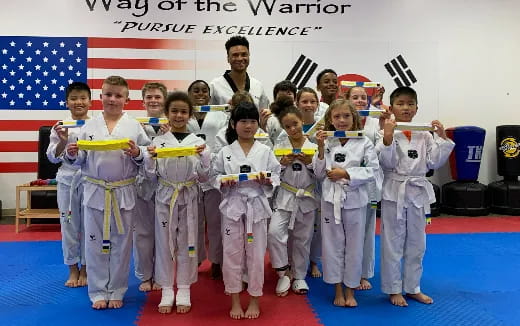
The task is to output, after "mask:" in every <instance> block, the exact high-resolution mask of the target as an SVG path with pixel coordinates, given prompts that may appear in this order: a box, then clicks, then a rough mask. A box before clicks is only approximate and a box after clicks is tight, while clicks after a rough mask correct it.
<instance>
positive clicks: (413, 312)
mask: <svg viewBox="0 0 520 326" xmlns="http://www.w3.org/2000/svg"><path fill="white" fill-rule="evenodd" d="M376 241H377V242H376V243H377V247H376V248H377V250H376V252H377V257H376V276H375V277H374V278H373V279H372V280H371V282H372V285H373V289H372V290H370V291H357V292H356V298H357V301H358V304H359V307H357V308H354V309H349V308H339V307H335V306H333V305H332V301H333V299H334V287H333V286H332V285H327V284H325V283H324V282H323V281H322V280H321V279H310V278H309V279H308V280H309V286H310V288H311V291H310V292H309V295H308V299H309V302H310V303H311V305H312V307H313V309H314V311H315V312H316V313H317V315H318V318H319V319H320V321H321V322H322V323H323V324H324V325H326V326H333V325H347V324H348V325H421V326H423V325H468V326H476V325H487V326H493V325H511V326H512V325H520V308H519V306H518V303H517V302H518V301H517V300H518V298H519V297H520V282H518V274H519V271H520V234H519V233H505V234H504V233H500V234H496V233H492V234H452V235H428V239H427V246H428V249H427V251H426V256H425V259H424V274H423V278H422V283H421V289H422V290H423V291H424V292H425V293H427V294H429V295H430V296H432V298H433V299H434V304H433V305H423V304H420V303H418V302H414V301H411V300H408V303H409V306H408V307H407V308H401V307H394V306H392V305H391V304H390V303H389V301H388V297H387V296H386V295H384V294H382V293H381V291H380V279H379V239H378V238H377V239H376Z"/></svg>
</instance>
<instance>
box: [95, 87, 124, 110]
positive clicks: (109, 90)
mask: <svg viewBox="0 0 520 326" xmlns="http://www.w3.org/2000/svg"><path fill="white" fill-rule="evenodd" d="M100 98H101V102H102V103H103V111H104V112H105V114H107V115H109V116H112V117H115V116H119V115H121V114H122V113H123V108H124V107H125V105H126V104H127V103H128V100H129V99H128V88H127V87H126V86H121V85H110V84H103V87H102V88H101V94H100Z"/></svg>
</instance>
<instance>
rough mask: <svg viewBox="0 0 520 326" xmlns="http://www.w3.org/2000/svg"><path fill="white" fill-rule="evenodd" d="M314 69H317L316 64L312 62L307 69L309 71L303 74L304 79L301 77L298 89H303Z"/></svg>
mask: <svg viewBox="0 0 520 326" xmlns="http://www.w3.org/2000/svg"><path fill="white" fill-rule="evenodd" d="M316 68H318V64H317V63H316V62H314V63H313V64H312V65H311V68H310V69H309V71H307V73H306V74H305V77H303V79H302V81H301V82H300V84H299V85H298V89H302V88H303V87H305V85H306V84H307V82H308V81H309V79H310V78H311V76H312V74H313V73H314V71H316Z"/></svg>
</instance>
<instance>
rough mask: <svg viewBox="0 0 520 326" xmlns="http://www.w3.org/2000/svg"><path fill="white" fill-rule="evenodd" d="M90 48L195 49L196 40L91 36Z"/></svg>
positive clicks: (89, 40)
mask: <svg viewBox="0 0 520 326" xmlns="http://www.w3.org/2000/svg"><path fill="white" fill-rule="evenodd" d="M88 47H89V48H110V49H115V48H127V49H168V50H194V49H195V48H196V41H194V40H165V39H139V38H101V37H90V38H89V39H88Z"/></svg>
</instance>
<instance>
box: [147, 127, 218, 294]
mask: <svg viewBox="0 0 520 326" xmlns="http://www.w3.org/2000/svg"><path fill="white" fill-rule="evenodd" d="M203 144H204V140H203V139H202V138H200V137H197V136H195V134H188V135H187V136H186V138H184V139H183V140H181V141H179V140H177V138H176V137H175V136H174V135H173V134H172V133H167V134H164V135H161V136H157V137H155V139H154V140H153V145H154V146H156V147H157V148H161V147H194V146H199V145H203ZM210 161H211V154H210V151H209V149H208V148H206V149H205V150H204V151H203V152H202V153H201V155H198V154H195V155H189V156H180V157H170V158H158V159H153V158H151V157H150V156H149V155H146V156H145V170H146V174H147V176H149V177H153V176H154V175H156V176H157V178H158V183H159V186H158V188H157V192H156V196H155V238H156V242H155V261H156V264H155V281H156V282H157V283H158V284H159V285H160V286H161V287H163V288H169V287H170V288H171V287H172V286H173V282H174V273H173V261H175V262H176V264H175V265H176V271H175V278H176V282H177V287H183V286H188V287H189V286H190V285H191V284H193V283H195V282H196V281H197V265H198V257H197V250H198V248H197V247H198V245H197V233H198V223H197V220H198V205H197V201H198V195H199V184H198V183H199V181H200V182H206V181H207V180H208V178H209V169H210Z"/></svg>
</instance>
